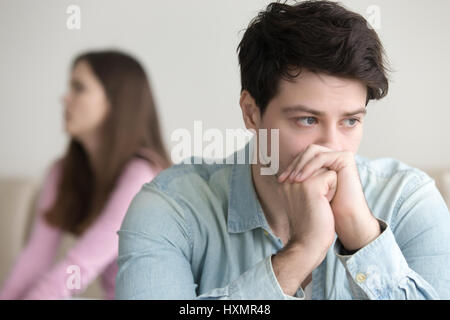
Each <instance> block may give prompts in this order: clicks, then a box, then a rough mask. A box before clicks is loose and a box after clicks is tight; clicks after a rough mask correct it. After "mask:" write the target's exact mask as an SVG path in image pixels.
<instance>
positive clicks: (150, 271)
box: [116, 185, 304, 300]
mask: <svg viewBox="0 0 450 320" xmlns="http://www.w3.org/2000/svg"><path fill="white" fill-rule="evenodd" d="M118 234H119V258H118V265H119V271H118V274H117V278H116V299H176V300H178V299H190V300H192V299H198V300H208V299H215V300H228V299H232V300H236V299H249V300H252V299H261V300H278V299H281V300H291V299H299V300H300V299H303V298H304V293H303V291H302V289H301V288H300V289H299V291H298V292H297V293H296V295H295V296H288V295H286V294H284V292H283V290H282V289H281V287H280V285H279V283H278V282H277V279H276V276H275V274H274V272H273V268H272V264H271V256H268V257H266V258H265V259H262V260H261V261H260V262H259V263H257V264H255V265H254V266H253V267H251V268H249V269H248V270H246V271H245V272H244V273H242V274H241V275H240V276H239V277H238V278H237V279H234V280H233V281H231V282H230V283H228V284H227V285H226V286H224V287H221V288H215V289H212V290H210V291H209V292H204V293H202V294H198V292H197V291H198V290H197V288H198V285H197V284H196V283H195V279H194V276H193V273H192V270H191V265H190V259H191V253H192V246H193V244H192V237H191V235H190V228H189V224H188V223H187V222H186V220H185V216H184V215H183V209H182V208H181V207H180V206H179V205H178V204H177V202H175V201H173V200H172V199H171V198H170V196H169V195H168V194H166V193H165V192H162V191H161V190H159V189H158V188H156V187H154V186H150V185H148V186H146V189H145V190H144V189H143V190H141V192H139V193H138V194H137V195H136V197H135V198H134V199H133V201H132V203H131V205H130V208H129V209H128V212H127V214H126V217H125V219H124V221H123V223H122V226H121V229H120V230H119V231H118Z"/></svg>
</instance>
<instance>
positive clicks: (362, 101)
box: [259, 69, 367, 174]
mask: <svg viewBox="0 0 450 320" xmlns="http://www.w3.org/2000/svg"><path fill="white" fill-rule="evenodd" d="M366 96H367V88H366V86H365V85H364V84H363V83H362V82H360V81H358V80H353V79H348V78H340V77H335V76H330V75H326V74H323V73H313V72H310V71H308V70H306V69H303V71H302V72H301V73H300V75H299V76H298V77H297V78H296V79H295V81H292V82H290V81H287V80H280V83H279V91H278V93H277V95H276V96H275V97H274V98H273V99H272V100H271V101H270V102H269V104H268V105H267V109H266V111H265V113H264V115H263V117H262V119H261V123H260V125H259V128H260V129H263V128H265V129H268V130H267V132H268V133H269V139H270V129H279V171H278V174H280V173H282V172H283V171H284V169H285V168H286V167H287V166H288V165H289V164H290V162H291V161H292V160H293V159H294V158H295V157H296V156H297V155H298V154H299V153H300V152H302V151H303V150H305V149H306V147H308V146H309V145H310V144H317V145H321V146H324V147H328V148H330V149H333V150H336V151H351V152H353V153H356V152H357V150H358V148H359V144H360V141H361V138H362V135H363V120H364V119H363V118H364V116H365V109H366V108H365V105H366ZM268 149H269V154H271V153H270V142H269V143H268Z"/></svg>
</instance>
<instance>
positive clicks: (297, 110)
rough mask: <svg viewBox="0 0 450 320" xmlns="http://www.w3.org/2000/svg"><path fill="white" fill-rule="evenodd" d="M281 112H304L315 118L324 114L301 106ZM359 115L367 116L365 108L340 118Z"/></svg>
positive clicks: (344, 114) (346, 113)
mask: <svg viewBox="0 0 450 320" xmlns="http://www.w3.org/2000/svg"><path fill="white" fill-rule="evenodd" d="M281 112H283V113H285V114H289V113H295V112H306V113H311V114H313V115H316V116H323V115H324V112H322V111H319V110H315V109H312V108H308V107H305V106H302V105H296V106H292V107H285V108H283V109H282V111H281ZM360 113H362V114H364V115H365V114H367V110H366V108H361V109H358V110H355V111H350V112H345V113H343V114H342V116H344V117H350V116H354V115H357V114H360Z"/></svg>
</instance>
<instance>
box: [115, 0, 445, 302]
mask: <svg viewBox="0 0 450 320" xmlns="http://www.w3.org/2000/svg"><path fill="white" fill-rule="evenodd" d="M239 62H240V67H241V82H242V92H241V98H240V106H241V109H242V114H243V118H244V122H245V125H246V127H247V128H248V129H252V130H255V132H259V131H260V130H262V129H268V130H269V132H273V131H271V129H278V130H279V131H278V133H279V140H278V141H279V144H278V145H277V146H278V147H279V148H278V149H279V167H280V170H278V171H277V173H276V175H264V174H261V172H262V171H261V170H262V169H263V168H264V167H265V166H266V164H264V163H262V161H261V159H259V158H258V162H257V163H256V164H249V163H246V164H226V163H225V164H198V165H189V164H180V165H176V166H174V167H172V168H170V169H167V170H165V171H163V172H161V173H160V174H159V175H158V176H157V177H156V178H155V179H154V180H153V181H152V182H150V183H147V184H145V185H144V187H143V188H142V190H141V191H140V192H139V193H138V194H137V195H136V197H135V198H134V200H133V202H132V204H131V205H130V207H129V209H128V212H127V215H126V218H125V219H124V221H123V223H122V226H121V229H120V230H119V231H118V234H119V259H118V264H119V272H118V275H117V279H116V298H118V299H194V298H198V299H439V298H444V299H449V298H450V233H449V232H448V231H449V230H450V214H449V212H448V208H447V207H446V204H445V203H444V200H443V199H442V196H441V195H440V193H439V192H438V190H437V189H436V186H435V184H434V181H433V180H432V179H431V178H430V177H429V176H427V175H426V174H425V173H423V172H422V171H420V170H418V169H415V168H411V167H409V166H407V165H406V164H404V163H402V162H399V161H396V160H393V159H378V160H369V159H366V158H363V157H361V156H359V155H357V154H356V153H357V150H358V147H359V144H360V141H361V138H362V134H363V124H364V116H365V114H366V106H367V104H368V102H369V101H370V100H373V99H381V98H382V97H384V96H385V95H386V94H387V91H388V80H387V76H386V67H385V64H384V55H383V47H382V45H381V43H380V41H379V38H378V36H377V35H376V33H375V31H373V30H372V29H371V28H369V27H368V26H367V22H366V21H365V19H364V18H363V17H361V16H360V15H358V14H356V13H353V12H350V11H348V10H347V9H345V8H343V7H342V6H340V5H338V4H336V3H333V2H328V1H307V2H301V3H298V4H295V5H292V6H290V5H287V4H280V3H272V4H270V5H269V6H268V7H267V8H266V10H264V11H262V12H260V13H259V15H258V16H257V17H256V18H255V19H254V20H253V21H252V22H251V23H250V25H249V27H248V29H247V30H246V32H245V34H244V36H243V39H242V41H241V43H240V44H239ZM274 138H275V136H274V135H271V134H270V135H269V140H268V141H270V143H269V142H267V146H266V147H267V149H268V152H269V153H271V156H274V154H273V153H275V150H274V152H272V151H271V150H270V149H271V148H270V147H269V145H270V146H272V141H271V140H272V139H274ZM252 150H253V149H252V148H250V144H247V145H246V147H245V149H244V152H245V153H246V154H247V153H251V152H252ZM234 156H235V155H233V158H234ZM305 289H306V290H305ZM305 291H306V294H305Z"/></svg>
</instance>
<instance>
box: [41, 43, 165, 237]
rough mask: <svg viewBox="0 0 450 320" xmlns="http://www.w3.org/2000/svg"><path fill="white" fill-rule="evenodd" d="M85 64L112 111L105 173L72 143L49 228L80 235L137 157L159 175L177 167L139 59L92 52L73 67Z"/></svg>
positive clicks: (103, 145)
mask: <svg viewBox="0 0 450 320" xmlns="http://www.w3.org/2000/svg"><path fill="white" fill-rule="evenodd" d="M80 61H85V62H87V63H88V64H89V66H90V68H91V69H92V71H93V73H94V75H95V76H96V77H97V78H98V80H99V81H100V83H101V84H102V86H103V88H104V90H105V94H106V97H107V99H108V102H109V104H110V106H111V108H110V111H109V113H108V116H107V118H106V119H105V121H104V122H103V124H102V128H101V136H100V146H99V150H98V157H99V161H100V164H101V165H100V168H99V169H97V171H96V172H94V171H93V168H92V165H91V163H90V161H89V159H88V154H87V153H86V150H85V149H84V147H83V145H82V144H81V143H80V142H79V141H77V140H76V139H74V138H72V139H71V141H70V142H69V145H68V148H67V151H66V154H65V156H64V157H63V158H62V159H61V162H62V163H61V169H60V170H61V171H60V179H59V187H58V191H57V197H56V200H55V202H54V204H53V206H52V207H51V208H50V209H49V210H48V211H47V212H46V214H45V217H46V220H47V222H48V223H50V224H51V225H54V226H56V227H58V228H60V229H62V230H65V231H68V232H71V233H73V234H75V235H79V234H81V233H83V231H84V230H86V228H87V227H88V226H89V225H90V224H91V223H92V222H93V221H94V220H95V218H96V217H97V216H98V215H99V213H100V212H101V209H102V207H103V206H104V204H105V202H106V201H107V199H108V196H109V194H110V193H111V191H112V190H113V189H114V187H115V183H116V182H117V180H118V178H119V176H120V174H121V172H122V171H123V170H124V167H125V165H126V164H127V162H128V161H130V160H131V159H132V158H133V157H135V156H138V157H141V158H144V159H146V160H147V161H148V162H149V165H150V166H152V167H153V168H154V169H156V170H162V169H165V168H168V167H169V166H170V165H171V161H170V159H169V157H168V154H167V151H166V149H165V147H164V144H163V141H162V138H161V133H160V125H159V120H158V115H157V110H156V106H155V102H154V100H153V96H152V93H151V89H150V84H149V81H148V78H147V76H146V73H145V71H144V69H143V68H142V67H141V65H140V64H139V63H138V62H137V61H136V59H134V58H133V57H131V56H130V55H128V54H125V53H122V52H119V51H114V50H108V51H95V52H86V53H83V54H81V55H79V56H78V57H76V58H75V59H74V61H73V64H72V68H74V67H75V65H76V64H77V63H78V62H80Z"/></svg>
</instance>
